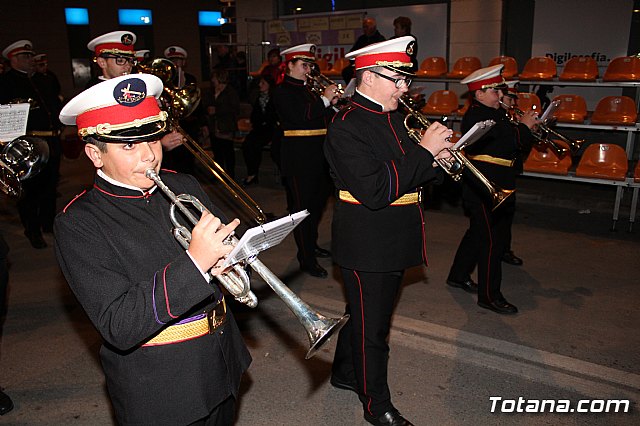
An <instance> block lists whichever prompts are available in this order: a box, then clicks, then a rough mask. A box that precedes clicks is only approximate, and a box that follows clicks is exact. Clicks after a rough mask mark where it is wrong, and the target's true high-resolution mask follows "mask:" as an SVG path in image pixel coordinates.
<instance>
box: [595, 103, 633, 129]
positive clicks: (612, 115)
mask: <svg viewBox="0 0 640 426" xmlns="http://www.w3.org/2000/svg"><path fill="white" fill-rule="evenodd" d="M637 119H638V111H637V109H636V103H635V101H634V100H633V99H631V98H630V97H628V96H605V97H604V98H602V99H600V101H599V102H598V105H596V109H595V110H594V111H593V115H592V116H591V124H606V125H610V126H615V125H622V126H624V125H634V124H635V122H636V120H637Z"/></svg>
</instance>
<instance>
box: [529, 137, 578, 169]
mask: <svg viewBox="0 0 640 426" xmlns="http://www.w3.org/2000/svg"><path fill="white" fill-rule="evenodd" d="M554 141H555V142H556V143H557V144H558V145H560V146H563V147H566V148H568V146H567V144H566V143H564V142H563V141H561V140H557V139H555V140H554ZM569 167H571V155H564V156H563V157H562V158H559V157H558V156H557V155H556V153H555V152H553V150H551V149H549V148H548V147H540V146H534V147H533V149H532V150H531V153H529V156H528V157H527V159H526V161H525V162H524V170H525V171H526V172H536V173H549V174H554V175H567V174H569Z"/></svg>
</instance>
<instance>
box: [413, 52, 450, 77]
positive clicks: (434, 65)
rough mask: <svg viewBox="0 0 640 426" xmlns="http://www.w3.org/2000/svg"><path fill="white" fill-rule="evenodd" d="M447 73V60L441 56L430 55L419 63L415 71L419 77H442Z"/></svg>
mask: <svg viewBox="0 0 640 426" xmlns="http://www.w3.org/2000/svg"><path fill="white" fill-rule="evenodd" d="M446 73H447V60H446V59H444V58H443V57H441V56H430V57H428V58H426V59H425V60H424V61H422V63H421V64H420V69H419V70H418V72H417V73H416V74H417V75H418V76H420V77H431V78H434V77H443V76H444V75H445V74H446Z"/></svg>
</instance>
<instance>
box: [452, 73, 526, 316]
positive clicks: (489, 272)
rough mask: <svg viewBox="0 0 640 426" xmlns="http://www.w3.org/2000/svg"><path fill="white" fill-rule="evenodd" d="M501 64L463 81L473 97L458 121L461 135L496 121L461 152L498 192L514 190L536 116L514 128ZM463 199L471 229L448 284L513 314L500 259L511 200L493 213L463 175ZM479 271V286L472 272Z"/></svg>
mask: <svg viewBox="0 0 640 426" xmlns="http://www.w3.org/2000/svg"><path fill="white" fill-rule="evenodd" d="M503 67H504V65H503V64H500V65H494V66H491V67H487V68H481V69H479V70H477V71H474V72H473V73H471V74H470V75H469V76H468V77H466V78H465V79H463V80H462V83H463V84H467V86H468V88H469V92H470V93H471V95H472V96H473V100H472V103H471V106H470V107H469V109H468V110H467V112H466V113H465V115H464V117H463V118H462V125H461V131H462V132H463V133H465V132H467V131H468V130H469V129H470V128H471V127H472V126H473V125H474V124H475V123H477V122H480V121H484V120H494V121H495V122H496V124H495V125H494V126H493V127H492V128H491V130H490V131H489V132H488V133H487V134H485V135H484V136H483V137H482V138H480V139H479V140H478V141H476V142H474V143H473V144H472V145H470V146H469V147H467V148H466V149H465V153H466V156H467V158H468V159H470V160H471V161H472V163H473V165H474V166H476V168H477V169H478V170H479V171H480V172H481V173H482V174H483V175H484V176H485V177H486V178H487V179H489V180H490V181H491V182H493V183H494V184H496V185H497V186H499V187H500V188H502V189H506V190H515V188H516V176H517V175H518V173H519V169H518V158H519V155H520V150H521V149H522V147H523V146H529V149H530V147H531V144H532V143H533V137H532V135H531V131H530V129H531V128H533V127H534V126H535V125H536V113H535V112H534V111H531V112H529V113H527V114H525V115H524V116H523V117H522V118H521V121H520V123H521V125H518V126H517V127H516V126H513V125H512V124H511V123H510V122H509V120H508V119H507V117H506V115H505V113H504V110H503V109H502V108H501V107H500V98H501V97H502V95H503V90H506V84H505V81H504V78H503V77H502V75H501V72H502V68H503ZM462 201H463V207H464V209H465V212H466V213H467V215H468V216H469V229H468V230H467V231H466V233H465V234H464V236H463V238H462V241H460V245H459V246H458V250H457V251H456V255H455V258H454V260H453V265H452V266H451V270H450V271H449V276H448V278H447V284H448V285H450V286H452V287H456V288H461V289H463V290H465V291H467V292H469V293H477V295H478V306H480V307H482V308H485V309H489V310H492V311H494V312H497V313H499V314H515V313H517V312H518V308H516V306H514V305H513V304H511V303H509V302H508V301H507V300H506V299H505V297H504V296H503V294H502V292H501V282H502V266H501V265H502V257H503V254H504V252H505V250H506V247H507V245H508V241H509V233H510V228H511V218H512V217H513V212H514V209H515V196H514V194H512V195H511V196H509V197H508V198H507V199H506V200H505V201H504V202H503V203H502V204H500V206H498V207H497V208H496V209H494V208H493V207H494V206H493V201H492V200H491V197H490V196H489V192H488V191H487V189H486V187H485V186H484V185H483V184H481V183H480V180H479V179H478V178H476V177H475V176H473V175H471V174H470V173H468V171H465V172H464V173H463V186H462ZM476 266H477V268H478V283H477V284H476V283H475V282H474V281H473V280H472V279H471V273H472V272H473V270H474V269H475V268H476Z"/></svg>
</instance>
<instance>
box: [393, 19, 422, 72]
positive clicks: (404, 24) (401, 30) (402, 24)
mask: <svg viewBox="0 0 640 426" xmlns="http://www.w3.org/2000/svg"><path fill="white" fill-rule="evenodd" d="M404 36H411V37H413V39H414V40H415V41H416V42H415V44H414V45H413V52H412V53H409V57H410V58H411V63H412V64H413V65H412V66H411V72H416V71H418V39H417V38H416V36H415V35H413V34H411V19H409V18H407V17H406V16H398V17H397V18H396V19H394V20H393V37H391V38H397V37H404Z"/></svg>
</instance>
